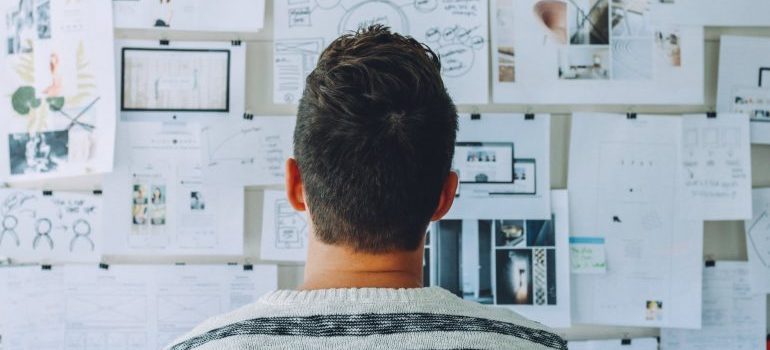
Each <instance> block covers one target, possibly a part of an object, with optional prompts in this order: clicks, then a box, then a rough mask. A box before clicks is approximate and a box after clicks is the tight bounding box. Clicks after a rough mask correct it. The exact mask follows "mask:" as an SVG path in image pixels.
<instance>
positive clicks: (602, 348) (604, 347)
mask: <svg viewBox="0 0 770 350" xmlns="http://www.w3.org/2000/svg"><path fill="white" fill-rule="evenodd" d="M630 340H631V344H623V340H622V339H609V340H572V341H569V342H567V348H568V349H570V350H658V340H657V339H655V338H637V339H630Z"/></svg>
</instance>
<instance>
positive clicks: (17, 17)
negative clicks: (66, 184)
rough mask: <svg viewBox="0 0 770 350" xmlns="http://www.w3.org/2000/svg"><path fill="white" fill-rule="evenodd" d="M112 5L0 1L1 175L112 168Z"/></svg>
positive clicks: (87, 0)
mask: <svg viewBox="0 0 770 350" xmlns="http://www.w3.org/2000/svg"><path fill="white" fill-rule="evenodd" d="M111 12H112V7H111V3H110V2H109V1H102V0H81V1H33V0H23V1H4V2H2V4H1V5H0V13H2V16H3V17H4V18H5V19H6V25H2V26H0V37H2V38H3V48H2V50H3V54H2V55H0V81H2V84H0V96H2V97H0V99H1V100H2V102H1V103H0V116H2V117H0V123H2V125H3V130H2V139H3V140H4V141H3V142H0V179H2V180H3V181H23V180H40V179H45V178H54V177H68V176H78V175H85V174H95V173H106V172H109V171H111V170H112V163H113V151H114V145H115V119H116V118H115V108H116V102H117V101H116V96H115V89H114V87H115V66H114V60H113V58H112V55H113V52H114V51H113V44H114V39H113V30H112V16H111V15H110V14H111Z"/></svg>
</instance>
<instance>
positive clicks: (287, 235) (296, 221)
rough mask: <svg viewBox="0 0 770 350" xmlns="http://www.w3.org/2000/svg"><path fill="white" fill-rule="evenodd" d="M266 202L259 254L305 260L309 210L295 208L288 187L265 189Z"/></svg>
mask: <svg viewBox="0 0 770 350" xmlns="http://www.w3.org/2000/svg"><path fill="white" fill-rule="evenodd" d="M263 203H264V204H263V206H262V243H261V253H260V258H261V259H262V260H277V261H305V260H306V259H307V244H308V242H307V240H308V232H309V230H310V222H309V221H308V218H307V213H305V212H298V211H296V210H294V208H292V206H291V204H289V199H288V198H287V197H286V191H273V190H268V191H265V197H264V202H263Z"/></svg>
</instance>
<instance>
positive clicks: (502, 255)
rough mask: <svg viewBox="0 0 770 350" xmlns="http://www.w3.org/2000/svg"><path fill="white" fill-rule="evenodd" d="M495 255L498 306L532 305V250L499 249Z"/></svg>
mask: <svg viewBox="0 0 770 350" xmlns="http://www.w3.org/2000/svg"><path fill="white" fill-rule="evenodd" d="M495 253H496V265H497V271H496V277H497V278H496V282H497V283H496V288H495V294H496V297H497V304H503V305H532V304H533V285H532V250H530V249H499V250H497V251H495Z"/></svg>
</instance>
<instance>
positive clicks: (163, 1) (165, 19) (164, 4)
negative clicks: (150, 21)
mask: <svg viewBox="0 0 770 350" xmlns="http://www.w3.org/2000/svg"><path fill="white" fill-rule="evenodd" d="M156 14H157V15H158V16H157V17H158V18H157V19H156V20H155V24H154V26H155V27H163V28H168V27H171V17H172V16H173V15H174V10H173V8H172V7H171V0H160V7H159V11H157V12H156Z"/></svg>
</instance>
